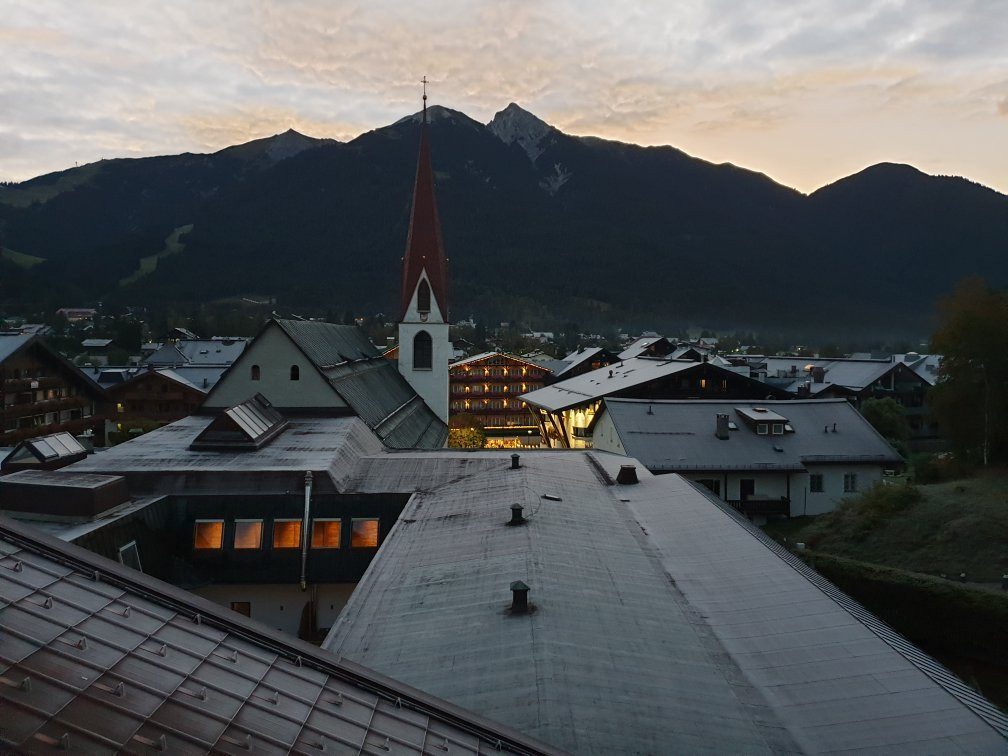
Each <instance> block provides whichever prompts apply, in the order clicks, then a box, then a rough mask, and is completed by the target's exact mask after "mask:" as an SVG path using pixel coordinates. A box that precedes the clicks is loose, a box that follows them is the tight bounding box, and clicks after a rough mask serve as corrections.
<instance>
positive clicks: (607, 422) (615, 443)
mask: <svg viewBox="0 0 1008 756" xmlns="http://www.w3.org/2000/svg"><path fill="white" fill-rule="evenodd" d="M592 446H593V447H594V448H595V449H598V450H600V451H607V452H612V453H614V454H626V449H625V448H624V446H623V442H622V441H621V440H620V437H619V434H618V433H617V432H616V426H615V425H614V424H613V421H612V419H611V418H610V416H609V413H608V412H603V413H602V414H601V415H600V416H599V418H598V420H597V421H596V422H595V427H594V428H593V429H592Z"/></svg>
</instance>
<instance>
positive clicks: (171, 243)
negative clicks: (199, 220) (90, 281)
mask: <svg viewBox="0 0 1008 756" xmlns="http://www.w3.org/2000/svg"><path fill="white" fill-rule="evenodd" d="M192 230H193V224H192V223H189V224H187V225H185V226H179V227H178V228H176V229H175V230H174V231H172V232H171V233H170V234H169V235H168V237H167V238H166V239H165V243H164V247H163V248H162V249H161V251H160V252H158V253H157V254H155V255H148V256H147V257H141V258H140V267H139V268H137V269H136V270H135V271H133V272H132V273H131V274H130V275H128V276H126V278H123V279H121V280H120V281H119V285H120V286H128V285H129V284H131V283H135V282H136V281H139V280H140V279H141V278H143V277H144V276H148V275H150V274H151V273H153V272H154V271H155V270H157V266H158V260H160V259H161V258H163V257H168V256H169V255H177V254H178V253H179V252H181V251H182V250H183V249H185V243H184V242H182V241H179V238H180V237H181V236H182V234H188V233H189V232H190V231H192Z"/></svg>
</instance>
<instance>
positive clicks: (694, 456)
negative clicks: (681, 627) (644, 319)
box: [596, 399, 903, 472]
mask: <svg viewBox="0 0 1008 756" xmlns="http://www.w3.org/2000/svg"><path fill="white" fill-rule="evenodd" d="M604 406H605V409H604V411H605V412H606V413H607V414H608V416H609V417H610V419H611V420H612V422H613V424H614V425H615V427H616V432H617V434H618V435H619V438H620V441H621V442H622V443H623V448H624V449H625V450H626V453H627V454H628V455H629V456H631V457H634V458H636V459H639V460H640V461H641V462H642V463H643V464H644V466H645V467H647V468H648V469H649V470H651V471H652V472H669V471H691V470H794V471H799V470H804V469H805V465H806V464H812V463H833V462H850V463H855V462H856V463H878V464H886V465H894V464H900V463H902V461H903V460H902V457H900V455H899V454H898V453H897V452H896V451H895V450H894V449H893V448H892V447H891V446H890V445H889V443H888V442H887V441H886V440H885V439H884V438H883V437H882V436H880V435H879V433H878V431H876V430H875V429H874V428H873V427H872V426H871V425H870V424H869V423H868V421H867V420H865V419H864V418H863V417H862V416H861V413H860V412H858V411H857V410H856V409H855V408H854V407H853V406H852V405H851V404H850V402H848V401H847V400H846V399H808V400H803V399H790V400H784V401H759V402H750V401H745V400H737V401H731V400H727V401H708V400H697V399H688V400H683V401H675V400H664V401H653V402H649V401H646V400H637V399H606V400H604ZM754 407H761V408H765V409H767V410H768V411H769V413H768V414H770V415H772V414H777V415H781V416H783V417H784V418H786V420H787V423H788V425H789V426H790V427H791V428H793V429H794V432H793V433H784V434H781V435H772V434H767V435H765V436H764V435H757V434H756V433H755V432H754V431H753V430H752V429H751V428H749V427H747V426H746V425H745V422H744V416H745V415H746V413H747V412H749V410H750V409H751V408H754ZM740 410H741V412H740ZM718 414H727V415H728V417H729V419H730V420H731V421H732V422H734V424H735V425H736V427H737V430H730V431H729V438H728V439H727V440H722V439H719V438H717V437H716V436H715V435H714V430H715V422H716V420H715V418H716V416H717V415H718ZM753 417H755V415H753ZM596 422H598V421H596ZM767 422H774V419H773V418H772V417H771V418H770V419H768V420H767ZM778 422H780V421H778ZM834 423H836V428H837V430H836V432H835V433H834V432H832V429H833V424H834ZM824 428H829V429H830V432H829V433H826V432H824ZM777 449H780V451H778V450H777Z"/></svg>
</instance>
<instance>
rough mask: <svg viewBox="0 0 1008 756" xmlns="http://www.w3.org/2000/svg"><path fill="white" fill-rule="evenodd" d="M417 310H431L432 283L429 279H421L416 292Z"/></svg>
mask: <svg viewBox="0 0 1008 756" xmlns="http://www.w3.org/2000/svg"><path fill="white" fill-rule="evenodd" d="M416 301H417V310H419V311H420V312H430V285H429V284H428V283H427V281H425V280H422V281H420V285H419V286H418V287H417V292H416Z"/></svg>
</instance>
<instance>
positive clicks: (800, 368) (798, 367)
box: [765, 357, 901, 394]
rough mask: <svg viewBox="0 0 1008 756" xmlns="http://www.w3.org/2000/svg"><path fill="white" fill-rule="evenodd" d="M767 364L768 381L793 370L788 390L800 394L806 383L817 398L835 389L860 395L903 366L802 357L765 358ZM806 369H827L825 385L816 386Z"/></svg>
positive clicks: (885, 362) (887, 362) (869, 361)
mask: <svg viewBox="0 0 1008 756" xmlns="http://www.w3.org/2000/svg"><path fill="white" fill-rule="evenodd" d="M765 362H766V366H767V378H768V379H774V378H776V376H777V372H778V371H785V372H787V373H790V371H791V369H792V367H793V368H794V369H795V373H794V375H795V379H794V382H793V383H792V384H791V385H790V386H788V390H789V391H791V392H797V390H798V384H800V383H807V384H808V387H809V389H810V390H811V392H812V393H813V394H817V393H819V392H821V391H823V390H825V389H828V388H832V387H833V386H841V387H843V388H846V389H851V390H854V391H860V390H861V389H864V388H866V387H868V386H870V385H871V384H873V383H874V382H875V381H877V380H878V379H879V378H882V377H883V376H885V375H886V374H888V373H889V372H890V371H892V370H894V369H896V368H897V367H898V366H899V365H900V364H901V363H899V362H892V361H890V360H851V359H836V360H822V359H806V358H800V357H766V358H765ZM807 365H815V366H816V367H822V368H824V369H825V370H826V375H825V382H823V383H813V382H812V381H811V380H810V377H809V374H808V373H807V372H806V370H805V367H806V366H807Z"/></svg>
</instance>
